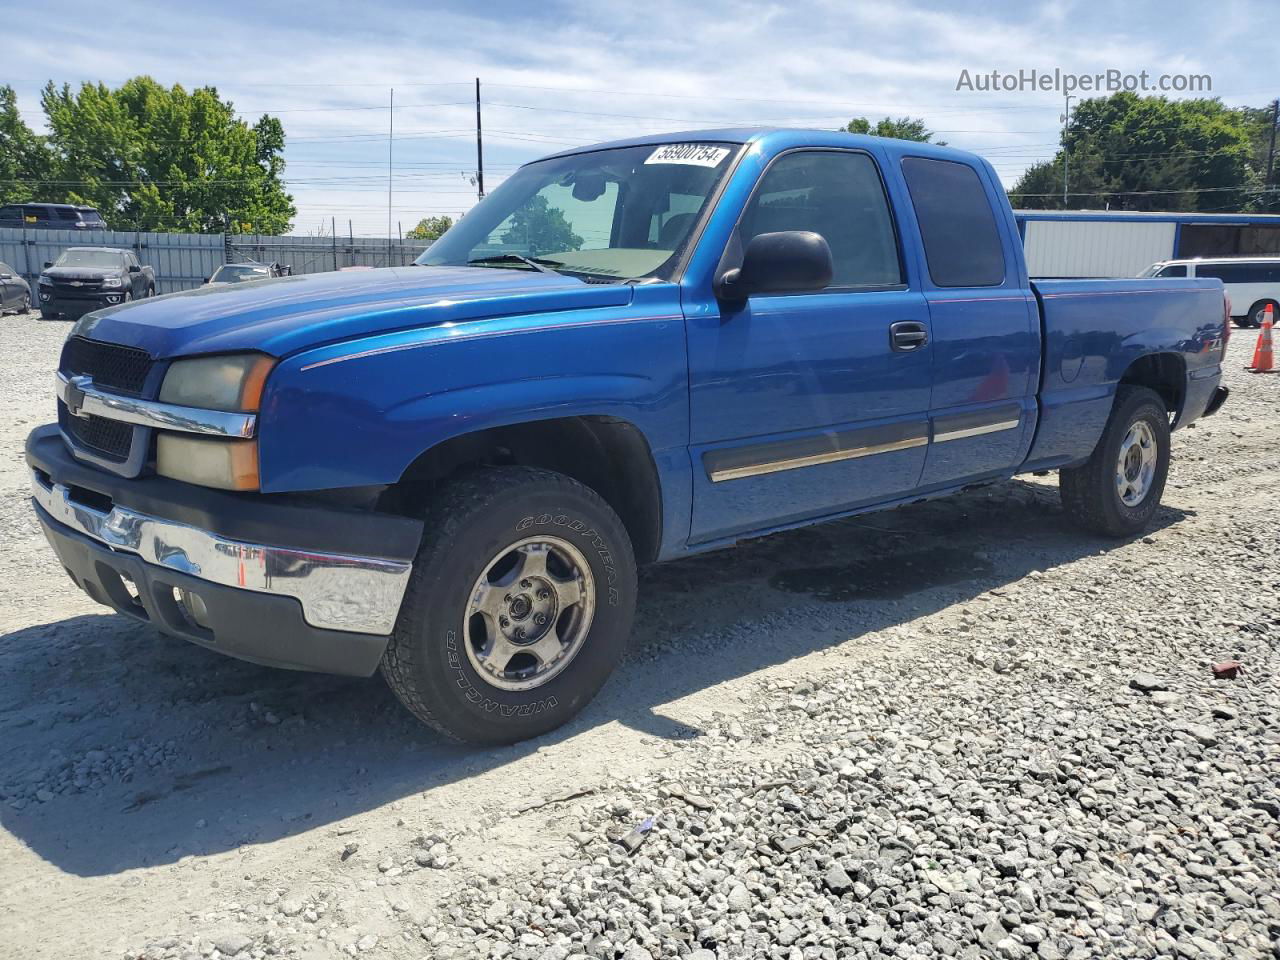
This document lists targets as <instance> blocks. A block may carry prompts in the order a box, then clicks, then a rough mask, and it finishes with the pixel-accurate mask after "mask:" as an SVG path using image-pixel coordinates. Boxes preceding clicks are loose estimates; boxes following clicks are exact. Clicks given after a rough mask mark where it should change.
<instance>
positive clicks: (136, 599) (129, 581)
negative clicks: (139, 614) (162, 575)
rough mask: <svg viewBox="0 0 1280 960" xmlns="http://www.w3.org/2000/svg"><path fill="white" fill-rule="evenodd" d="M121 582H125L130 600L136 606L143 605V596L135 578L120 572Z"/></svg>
mask: <svg viewBox="0 0 1280 960" xmlns="http://www.w3.org/2000/svg"><path fill="white" fill-rule="evenodd" d="M120 582H121V583H123V584H124V589H125V593H127V594H129V600H130V601H131V602H132V603H133V605H134V606H135V607H140V606H142V597H140V596H139V595H138V585H137V584H136V583H134V582H133V578H132V577H130V576H129V575H128V574H127V573H122V574H120Z"/></svg>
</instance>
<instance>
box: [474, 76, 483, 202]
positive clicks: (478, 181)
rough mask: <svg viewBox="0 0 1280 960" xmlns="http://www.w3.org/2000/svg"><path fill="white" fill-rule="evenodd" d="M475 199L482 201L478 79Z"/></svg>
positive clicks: (481, 152)
mask: <svg viewBox="0 0 1280 960" xmlns="http://www.w3.org/2000/svg"><path fill="white" fill-rule="evenodd" d="M476 199H478V200H483V199H484V145H483V144H482V143H481V141H480V78H479V77H476Z"/></svg>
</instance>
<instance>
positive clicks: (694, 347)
mask: <svg viewBox="0 0 1280 960" xmlns="http://www.w3.org/2000/svg"><path fill="white" fill-rule="evenodd" d="M782 230H811V231H814V232H816V233H818V234H821V235H822V236H823V237H824V238H825V239H826V241H827V243H828V245H829V246H830V248H831V253H832V260H833V263H834V273H833V279H832V283H831V284H830V286H828V287H827V288H826V289H824V290H821V291H818V292H813V293H790V294H757V295H753V296H751V297H749V298H748V299H747V300H746V301H745V302H744V303H736V304H730V303H723V302H720V301H718V300H716V298H715V297H714V296H713V295H712V294H711V293H710V291H707V292H706V293H705V294H700V295H695V298H694V299H693V302H689V303H687V304H686V309H685V315H686V328H687V331H688V334H687V335H688V349H689V378H690V405H691V410H690V433H691V436H690V452H691V456H692V459H693V484H694V497H693V501H694V502H693V515H692V528H691V537H690V541H691V542H693V543H703V542H707V541H714V540H717V539H722V538H728V537H732V536H736V535H739V534H743V533H748V532H752V531H760V530H764V529H768V528H770V527H778V526H784V525H786V524H788V523H792V522H800V521H803V520H805V519H809V518H814V517H820V516H825V515H829V514H834V513H839V512H841V511H845V510H849V509H852V508H856V507H858V506H860V505H863V504H870V503H875V502H879V501H884V500H890V499H894V498H896V497H901V496H904V495H906V494H908V493H910V492H911V491H912V490H913V489H915V487H916V486H917V484H918V482H919V478H920V474H921V471H922V468H923V465H924V459H925V451H926V449H927V444H928V436H929V430H928V410H929V395H930V388H931V379H932V370H931V361H932V357H931V354H932V346H931V344H930V343H929V339H930V333H929V330H930V328H929V311H928V307H927V305H926V303H925V299H924V296H923V294H922V293H921V291H920V289H919V288H918V286H916V285H914V284H912V283H910V282H908V281H909V275H908V272H907V269H906V266H905V264H904V261H903V257H902V254H901V251H900V247H899V243H898V237H897V229H896V225H895V223H894V218H893V212H892V207H891V206H890V204H889V201H888V197H887V194H886V191H885V186H884V183H883V181H882V178H881V176H880V170H879V167H878V164H877V162H876V160H875V158H874V157H873V156H872V155H871V154H870V153H868V152H866V151H863V150H846V149H821V150H815V149H797V150H792V151H790V152H786V153H783V154H781V155H779V156H778V157H776V158H775V159H774V160H773V161H772V163H771V164H770V165H769V167H768V168H767V169H766V170H765V172H764V173H763V174H762V175H761V178H760V181H759V183H758V184H757V186H756V187H755V189H754V192H753V193H752V195H751V196H750V198H749V199H748V200H747V202H746V205H745V207H744V210H743V212H742V215H741V217H740V219H739V221H738V225H737V227H736V230H735V234H734V236H733V238H732V239H731V241H730V244H729V248H730V249H731V250H737V251H741V250H742V249H743V248H745V246H746V244H747V243H748V242H749V241H750V239H751V237H753V236H756V235H757V234H761V233H768V232H774V231H782ZM737 256H738V257H739V258H740V256H741V254H740V253H738V254H737ZM685 293H686V295H688V294H689V293H690V291H687V290H686V291H685ZM907 329H910V330H911V331H913V332H914V333H915V334H916V335H920V334H922V335H923V338H922V339H920V338H919V337H918V336H916V337H915V338H905V339H900V340H896V339H895V333H896V332H897V331H904V330H907Z"/></svg>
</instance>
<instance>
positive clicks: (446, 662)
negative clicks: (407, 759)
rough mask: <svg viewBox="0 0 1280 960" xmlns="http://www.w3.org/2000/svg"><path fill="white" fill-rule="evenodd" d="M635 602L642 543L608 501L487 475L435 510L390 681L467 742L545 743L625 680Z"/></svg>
mask: <svg viewBox="0 0 1280 960" xmlns="http://www.w3.org/2000/svg"><path fill="white" fill-rule="evenodd" d="M539 558H540V559H539ZM579 568H580V569H579ZM635 599H636V567H635V559H634V556H633V554H632V548H631V540H630V538H629V537H628V536H627V531H626V528H625V527H624V526H623V525H622V521H621V520H619V519H618V517H617V515H616V514H615V513H614V512H613V510H612V509H610V507H609V505H608V504H607V503H605V502H604V500H603V499H601V498H600V496H599V495H597V494H596V493H595V492H594V491H593V490H590V489H589V488H587V487H585V486H583V485H582V484H580V483H578V482H577V481H576V480H572V479H570V478H569V477H566V476H563V475H561V474H558V473H552V472H551V471H548V470H539V469H534V468H532V467H496V468H489V469H485V470H482V471H479V472H477V473H473V474H470V475H466V476H463V477H462V478H460V479H458V480H455V481H454V482H452V483H450V484H449V485H448V486H446V487H444V488H443V489H442V490H441V491H440V492H439V493H438V494H436V495H435V496H433V498H432V504H431V507H430V508H429V509H428V511H427V516H426V534H425V535H424V536H423V540H422V545H421V547H420V548H419V550H418V555H417V558H416V559H415V561H414V567H413V573H412V575H411V576H410V580H409V587H408V589H407V590H406V592H405V598H404V602H403V604H402V605H401V608H400V617H399V620H398V621H397V623H396V629H395V631H394V633H393V634H392V637H391V641H390V643H389V644H388V646H387V651H386V654H385V655H384V656H383V659H382V674H383V676H384V677H386V679H387V683H388V684H389V685H390V687H391V689H392V690H393V691H394V692H395V694H396V696H397V697H398V698H399V699H400V701H401V703H403V704H404V705H405V706H406V707H408V708H409V710H410V711H411V712H412V713H413V714H414V716H416V717H418V719H420V720H422V721H423V722H424V723H427V724H429V725H430V726H432V727H434V728H435V729H436V730H439V731H440V732H441V733H443V734H445V735H446V736H448V737H451V738H453V739H455V740H465V741H469V742H472V743H484V744H506V743H515V742H516V741H519V740H524V739H527V738H529V737H536V736H538V735H539V734H542V733H546V732H547V731H549V730H554V729H555V728H556V727H558V726H560V725H561V724H563V723H565V722H566V721H568V720H569V719H570V718H572V717H573V716H574V715H575V714H577V713H578V711H579V710H581V709H582V708H583V707H584V706H586V705H587V703H589V702H590V701H591V698H592V697H594V696H595V694H596V692H597V691H598V690H599V689H600V687H601V686H602V685H603V684H604V682H605V680H606V679H607V678H608V676H609V674H610V673H612V672H613V669H614V668H615V667H616V666H617V664H618V662H619V661H620V660H621V659H622V657H623V654H624V653H625V652H626V647H627V642H628V640H629V638H630V634H631V622H632V619H633V617H634V614H635ZM535 623H536V624H540V625H535ZM500 624H501V626H500ZM525 631H527V634H526V632H525ZM517 632H519V634H520V635H519V637H518V638H516V637H515V634H516V633H517Z"/></svg>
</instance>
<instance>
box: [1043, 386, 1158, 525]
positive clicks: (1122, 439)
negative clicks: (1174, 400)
mask: <svg viewBox="0 0 1280 960" xmlns="http://www.w3.org/2000/svg"><path fill="white" fill-rule="evenodd" d="M1168 475H1169V414H1168V412H1167V411H1166V410H1165V406H1164V401H1163V400H1161V399H1160V396H1159V395H1158V394H1157V393H1156V392H1155V391H1154V390H1149V389H1147V388H1146V387H1135V386H1128V385H1122V386H1121V387H1120V388H1119V390H1118V391H1117V392H1116V401H1115V405H1114V406H1113V407H1112V410H1111V417H1110V419H1109V420H1108V421H1107V425H1106V428H1105V429H1104V430H1103V432H1102V439H1101V440H1099V441H1098V445H1097V447H1096V448H1094V451H1093V455H1092V456H1091V457H1090V458H1089V459H1088V461H1087V462H1085V463H1084V464H1083V465H1081V466H1079V467H1069V468H1064V469H1063V470H1060V471H1059V472H1058V484H1059V490H1060V492H1061V495H1062V506H1063V508H1064V509H1065V510H1066V512H1067V515H1068V516H1069V517H1071V519H1072V520H1074V521H1075V522H1076V523H1077V524H1079V525H1080V526H1082V527H1084V528H1085V529H1087V530H1091V531H1092V532H1094V533H1100V534H1103V535H1104V536H1110V537H1128V536H1133V535H1134V534H1136V533H1140V532H1141V531H1143V530H1145V529H1146V527H1147V526H1148V525H1149V524H1150V523H1151V518H1152V517H1153V516H1155V512H1156V510H1157V509H1158V508H1159V506H1160V497H1161V496H1162V495H1163V494H1164V485H1165V481H1166V479H1167V478H1168Z"/></svg>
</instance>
